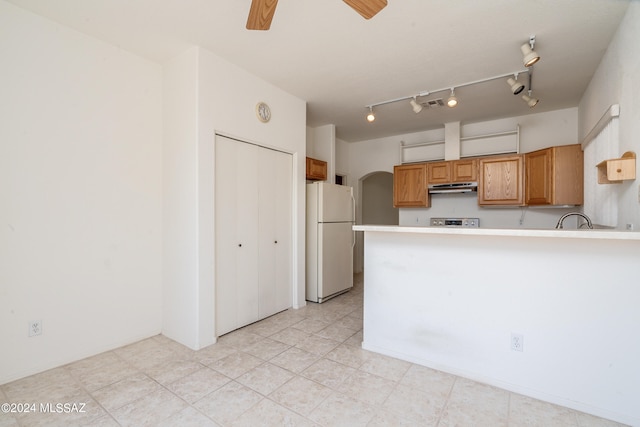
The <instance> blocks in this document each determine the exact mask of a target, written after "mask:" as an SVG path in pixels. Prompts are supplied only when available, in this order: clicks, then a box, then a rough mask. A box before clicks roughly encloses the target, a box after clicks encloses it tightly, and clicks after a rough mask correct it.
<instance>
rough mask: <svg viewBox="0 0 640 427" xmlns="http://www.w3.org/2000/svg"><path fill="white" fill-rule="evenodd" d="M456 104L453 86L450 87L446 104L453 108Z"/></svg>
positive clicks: (456, 99)
mask: <svg viewBox="0 0 640 427" xmlns="http://www.w3.org/2000/svg"><path fill="white" fill-rule="evenodd" d="M456 105H458V98H456V94H455V92H454V91H453V88H451V96H450V97H449V99H447V106H448V107H449V108H453V107H455V106H456Z"/></svg>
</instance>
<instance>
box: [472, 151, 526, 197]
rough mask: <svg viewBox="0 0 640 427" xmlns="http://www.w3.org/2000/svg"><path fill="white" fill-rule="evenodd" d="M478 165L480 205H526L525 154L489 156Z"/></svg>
mask: <svg viewBox="0 0 640 427" xmlns="http://www.w3.org/2000/svg"><path fill="white" fill-rule="evenodd" d="M478 165H479V167H478V169H479V171H478V205H480V206H524V192H525V189H524V155H523V154H514V155H503V156H492V157H487V158H483V159H480V160H479V162H478Z"/></svg>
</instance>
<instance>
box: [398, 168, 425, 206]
mask: <svg viewBox="0 0 640 427" xmlns="http://www.w3.org/2000/svg"><path fill="white" fill-rule="evenodd" d="M429 206H430V204H429V195H428V193H427V165H426V164H425V163H421V164H415V165H399V166H394V167H393V207H395V208H404V207H429Z"/></svg>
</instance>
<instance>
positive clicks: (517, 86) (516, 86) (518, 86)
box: [507, 76, 524, 95]
mask: <svg viewBox="0 0 640 427" xmlns="http://www.w3.org/2000/svg"><path fill="white" fill-rule="evenodd" d="M515 77H516V78H515V79H512V78H511V77H509V78H508V79H507V84H508V85H509V87H510V88H511V92H513V94H514V95H517V94H519V93H520V92H522V91H523V90H524V84H522V83H520V82H519V81H517V80H516V79H517V78H518V77H517V76H515Z"/></svg>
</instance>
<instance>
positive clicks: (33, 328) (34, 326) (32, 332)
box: [29, 320, 42, 337]
mask: <svg viewBox="0 0 640 427" xmlns="http://www.w3.org/2000/svg"><path fill="white" fill-rule="evenodd" d="M36 335H42V320H33V321H31V322H29V336H30V337H35V336H36Z"/></svg>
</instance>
